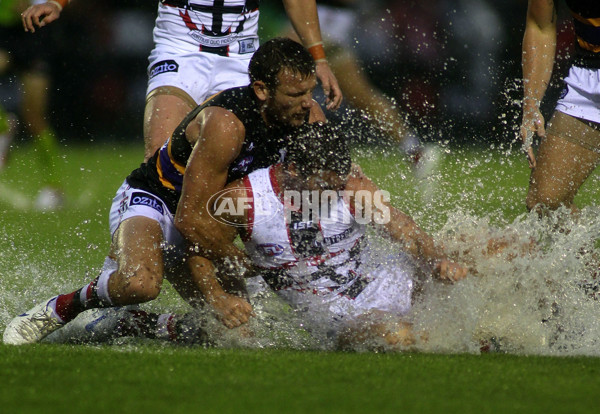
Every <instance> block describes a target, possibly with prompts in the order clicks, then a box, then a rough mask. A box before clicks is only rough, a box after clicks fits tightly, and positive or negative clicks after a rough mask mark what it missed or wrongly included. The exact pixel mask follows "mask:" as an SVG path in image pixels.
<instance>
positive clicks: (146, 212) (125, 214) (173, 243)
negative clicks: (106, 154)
mask: <svg viewBox="0 0 600 414" xmlns="http://www.w3.org/2000/svg"><path fill="white" fill-rule="evenodd" d="M137 216H142V217H147V218H150V219H152V220H154V221H157V222H158V223H159V224H160V227H161V229H162V232H163V237H164V241H165V245H166V246H170V247H177V248H179V247H182V246H183V245H184V239H183V237H182V236H181V233H179V231H178V230H177V229H176V228H175V223H174V222H173V214H171V213H170V212H169V209H168V208H167V206H166V205H165V203H164V202H163V201H162V200H161V199H160V198H159V197H157V196H155V195H154V194H151V193H148V192H147V191H143V190H140V189H137V188H132V187H131V186H129V184H127V182H126V181H125V182H123V184H121V187H119V189H118V190H117V194H116V195H115V197H114V198H113V202H112V206H111V208H110V215H109V226H110V234H111V237H113V236H114V234H115V232H116V231H117V229H118V228H119V226H120V225H121V223H123V222H124V221H125V220H127V219H128V218H131V217H137Z"/></svg>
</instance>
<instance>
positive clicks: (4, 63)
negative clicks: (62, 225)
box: [0, 0, 64, 210]
mask: <svg viewBox="0 0 600 414" xmlns="http://www.w3.org/2000/svg"><path fill="white" fill-rule="evenodd" d="M28 3H29V2H28V1H24V0H3V1H2V2H1V3H0V39H1V40H0V49H2V50H3V53H0V60H1V62H0V72H2V73H4V72H11V73H14V74H15V75H16V76H17V79H18V81H19V87H20V92H21V97H20V104H19V105H18V107H17V108H14V109H15V110H16V111H18V115H19V120H20V121H21V125H22V126H23V127H24V129H25V130H26V131H27V132H28V135H30V137H31V138H32V139H33V146H34V151H35V153H36V157H37V160H38V166H37V169H38V172H39V174H38V176H39V177H40V183H41V187H42V188H41V190H40V192H39V194H38V196H37V198H36V200H35V201H34V207H35V208H38V209H42V210H45V209H56V208H60V207H62V205H63V201H64V200H63V199H64V195H63V190H62V185H61V182H60V178H59V176H58V174H57V172H56V171H55V164H56V161H57V159H58V141H57V138H56V134H55V133H54V130H53V128H52V126H51V124H50V122H49V120H48V107H49V104H50V102H49V101H50V87H51V79H50V75H49V64H48V63H47V61H46V57H47V56H48V54H47V53H44V52H43V51H44V50H48V46H45V47H40V46H39V43H40V42H44V43H47V44H51V43H52V42H51V41H49V39H46V36H43V37H37V38H33V37H31V36H27V34H26V33H24V32H23V28H22V26H21V22H20V11H21V10H23V9H24V8H25V7H26V6H27V5H28ZM46 35H49V33H46ZM32 51H35V53H31V52H32ZM40 51H41V52H40ZM15 121H16V119H15V118H14V116H11V115H10V114H8V113H7V112H6V111H2V112H0V161H3V162H5V161H6V159H7V157H8V150H9V148H10V141H11V140H12V137H13V136H14V134H15V133H16V132H17V129H18V128H17V125H16V122H15ZM3 137H4V138H3ZM3 165H4V164H3ZM3 165H2V166H3Z"/></svg>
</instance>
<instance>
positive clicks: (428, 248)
mask: <svg viewBox="0 0 600 414" xmlns="http://www.w3.org/2000/svg"><path fill="white" fill-rule="evenodd" d="M346 190H347V191H349V194H350V198H349V202H350V203H351V205H355V206H356V207H355V208H356V209H359V208H361V209H362V208H364V207H365V206H361V205H358V200H357V199H355V198H354V194H356V193H357V192H358V191H367V192H368V193H370V194H371V195H372V197H371V200H375V199H376V197H377V196H376V194H377V193H378V192H379V191H380V190H379V188H378V187H377V185H376V184H375V183H373V181H371V180H370V179H369V178H368V177H367V176H366V175H365V174H364V173H363V172H362V170H361V169H360V167H359V166H358V165H356V164H353V165H352V170H351V172H350V175H349V177H348V181H347V183H346ZM377 200H378V203H371V213H372V214H373V216H374V215H376V214H377V215H380V216H381V215H382V214H385V212H384V211H382V209H383V208H385V209H387V210H388V211H389V220H386V221H385V222H384V224H383V228H384V230H385V232H386V233H387V234H388V235H389V237H390V238H391V239H392V240H394V241H396V242H398V243H400V244H401V245H402V246H403V248H404V249H405V250H406V251H407V252H409V253H410V254H412V255H413V256H414V257H416V258H418V259H421V260H424V261H426V262H427V263H428V264H429V265H430V266H431V267H432V269H433V274H434V276H437V277H439V278H440V279H442V280H449V281H452V282H455V281H458V280H461V279H464V278H465V277H466V275H467V273H468V269H467V268H466V267H464V266H462V265H460V264H458V263H455V262H453V261H451V260H449V259H448V258H447V256H446V255H445V254H444V253H443V252H442V251H441V250H440V249H439V248H438V247H437V246H436V245H435V242H434V240H433V238H432V237H431V236H430V235H429V234H427V233H426V232H425V231H424V230H423V229H421V228H420V227H419V226H418V225H417V223H415V221H414V220H413V219H412V218H411V217H410V216H408V215H407V214H404V213H403V212H402V211H400V210H398V209H397V208H395V207H394V206H392V205H391V204H390V203H389V201H387V200H385V199H384V198H377ZM372 222H373V223H374V222H375V221H373V220H372Z"/></svg>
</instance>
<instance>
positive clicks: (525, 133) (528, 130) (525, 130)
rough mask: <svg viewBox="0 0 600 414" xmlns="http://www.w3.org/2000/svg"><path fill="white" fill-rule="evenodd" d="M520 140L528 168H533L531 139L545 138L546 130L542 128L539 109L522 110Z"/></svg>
mask: <svg viewBox="0 0 600 414" xmlns="http://www.w3.org/2000/svg"><path fill="white" fill-rule="evenodd" d="M520 136H521V140H522V141H523V151H524V152H525V154H526V155H527V160H528V161H529V168H535V166H536V161H535V155H534V154H533V148H532V147H531V144H532V143H533V138H534V137H535V136H538V137H540V138H543V137H545V136H546V128H545V127H544V117H543V116H542V113H541V112H540V110H539V108H537V107H535V108H529V109H524V110H523V121H522V123H521V131H520Z"/></svg>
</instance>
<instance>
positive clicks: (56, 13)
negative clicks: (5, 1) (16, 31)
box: [21, 0, 69, 33]
mask: <svg viewBox="0 0 600 414" xmlns="http://www.w3.org/2000/svg"><path fill="white" fill-rule="evenodd" d="M68 3H69V1H68V0H57V1H55V0H51V1H48V2H46V3H41V4H34V5H32V6H29V7H28V8H27V9H25V11H24V12H23V13H21V21H22V23H23V29H25V31H26V32H31V33H35V28H36V27H37V28H42V27H44V26H46V25H47V24H49V23H52V22H53V21H55V20H56V19H58V18H59V17H60V13H61V12H62V10H63V8H64V7H65V6H66V5H67V4H68Z"/></svg>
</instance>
